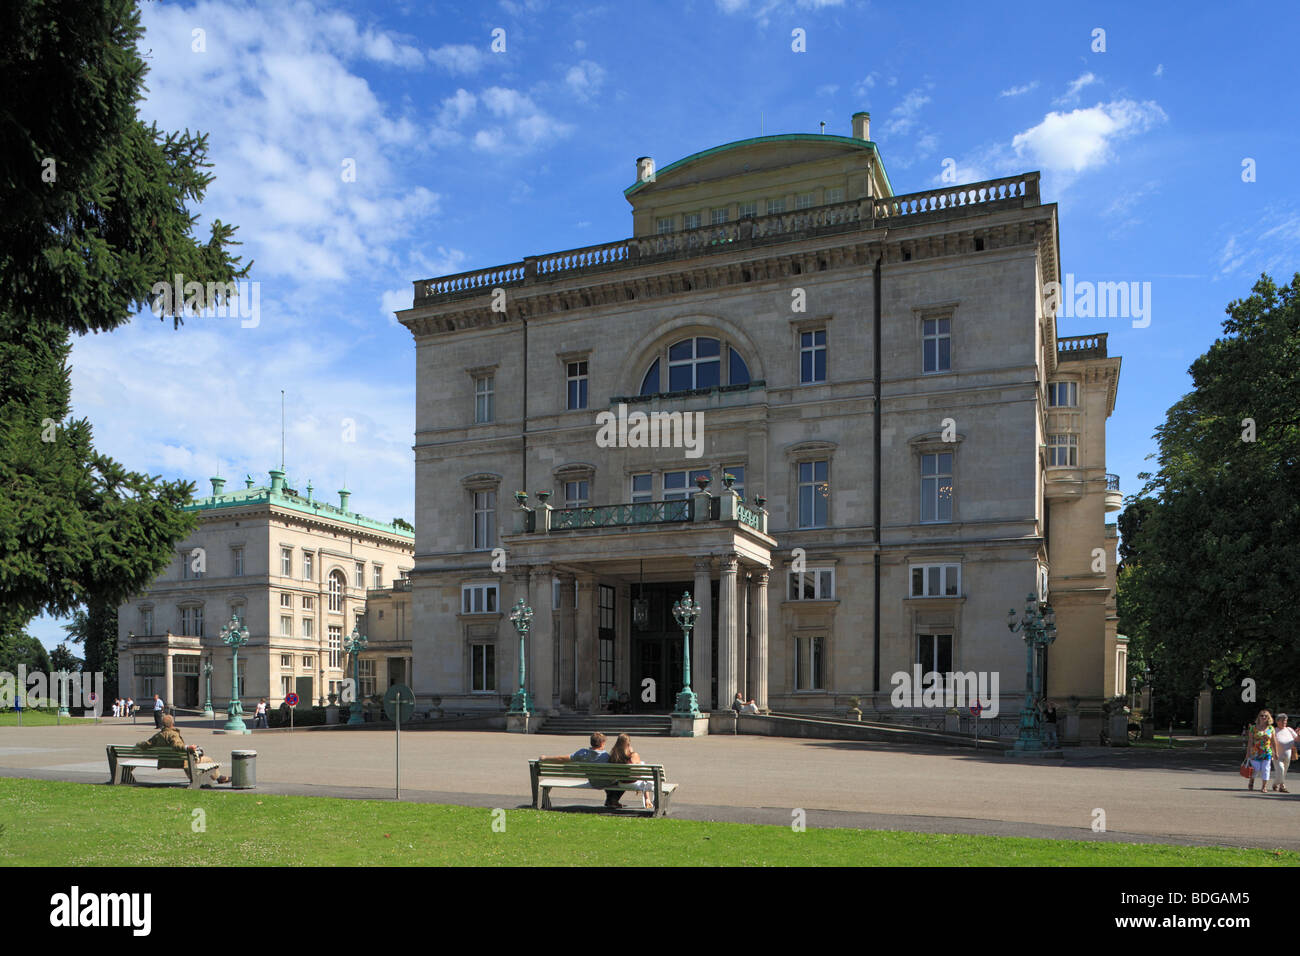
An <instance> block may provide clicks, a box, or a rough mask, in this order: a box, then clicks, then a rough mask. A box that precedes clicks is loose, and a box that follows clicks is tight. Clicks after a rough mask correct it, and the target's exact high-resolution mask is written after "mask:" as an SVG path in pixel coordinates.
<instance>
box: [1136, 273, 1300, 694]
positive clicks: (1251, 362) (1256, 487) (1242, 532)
mask: <svg viewBox="0 0 1300 956" xmlns="http://www.w3.org/2000/svg"><path fill="white" fill-rule="evenodd" d="M1227 314H1228V318H1227V320H1225V321H1224V323H1223V332H1224V335H1223V336H1222V337H1221V338H1219V339H1218V340H1216V341H1215V343H1214V344H1213V345H1212V346H1211V347H1210V349H1209V351H1207V352H1206V353H1205V354H1204V355H1202V356H1200V357H1199V358H1198V359H1197V360H1196V361H1195V362H1194V363H1192V366H1191V369H1190V373H1191V377H1192V384H1193V389H1192V391H1191V392H1189V393H1188V394H1187V395H1185V396H1183V398H1182V399H1180V400H1179V401H1178V402H1177V403H1176V404H1175V405H1174V406H1173V407H1172V408H1170V409H1169V412H1168V415H1167V418H1166V421H1165V423H1164V424H1163V425H1161V426H1160V427H1159V428H1158V429H1157V430H1156V439H1157V442H1158V444H1159V449H1160V450H1159V454H1158V456H1157V457H1158V461H1159V465H1160V467H1159V470H1158V471H1157V472H1156V473H1155V474H1154V475H1147V476H1144V477H1146V478H1148V479H1149V480H1148V483H1147V485H1146V487H1145V488H1144V489H1143V490H1142V492H1141V494H1140V495H1139V496H1138V498H1137V499H1136V500H1134V501H1132V502H1131V503H1130V504H1129V505H1128V507H1127V508H1126V509H1125V511H1124V513H1123V515H1122V516H1121V519H1120V523H1121V532H1122V534H1123V536H1124V542H1123V546H1122V556H1123V562H1122V565H1121V568H1120V574H1119V611H1120V628H1121V630H1123V631H1125V632H1126V633H1128V634H1129V636H1130V637H1131V638H1133V639H1134V642H1135V651H1136V654H1135V656H1139V657H1143V658H1146V659H1147V660H1149V661H1151V662H1153V664H1154V665H1155V666H1156V667H1157V668H1158V670H1159V672H1160V674H1161V676H1162V679H1163V681H1164V682H1165V686H1166V688H1168V689H1170V690H1173V691H1174V692H1176V693H1177V694H1179V695H1182V696H1183V697H1184V698H1187V697H1190V696H1192V695H1194V694H1195V693H1196V692H1197V691H1198V690H1199V689H1200V687H1201V686H1202V685H1203V683H1204V680H1205V674H1206V672H1207V671H1208V673H1209V677H1210V680H1211V681H1212V682H1214V683H1216V684H1217V685H1218V686H1223V685H1224V684H1225V683H1228V682H1233V683H1235V682H1237V681H1239V680H1241V679H1243V678H1249V679H1250V680H1252V681H1254V685H1255V690H1256V695H1257V699H1258V701H1259V702H1260V703H1261V704H1267V703H1268V701H1277V700H1280V699H1294V698H1295V695H1296V694H1297V692H1300V674H1297V672H1296V670H1295V660H1296V653H1297V651H1300V632H1298V631H1297V630H1296V628H1295V627H1294V626H1292V618H1293V610H1292V608H1293V604H1294V595H1295V594H1296V593H1297V590H1300V470H1297V460H1298V459H1300V273H1297V274H1296V275H1295V276H1294V277H1293V278H1292V281H1291V284H1290V285H1289V286H1282V287H1280V288H1279V287H1278V286H1276V285H1275V284H1274V283H1273V281H1272V280H1271V279H1270V278H1269V277H1268V276H1262V277H1261V278H1260V280H1259V281H1258V282H1257V283H1256V284H1255V286H1254V288H1253V290H1252V294H1251V295H1250V296H1248V297H1247V298H1245V299H1241V300H1236V301H1233V302H1231V303H1230V304H1229V305H1228V307H1227Z"/></svg>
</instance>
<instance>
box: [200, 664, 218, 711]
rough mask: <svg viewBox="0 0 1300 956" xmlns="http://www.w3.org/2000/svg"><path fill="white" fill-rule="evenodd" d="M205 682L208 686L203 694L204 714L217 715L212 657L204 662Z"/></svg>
mask: <svg viewBox="0 0 1300 956" xmlns="http://www.w3.org/2000/svg"><path fill="white" fill-rule="evenodd" d="M203 683H204V685H205V687H206V692H205V693H204V696H203V716H204V717H215V716H217V712H216V711H215V710H213V709H212V658H208V659H207V660H206V661H204V662H203Z"/></svg>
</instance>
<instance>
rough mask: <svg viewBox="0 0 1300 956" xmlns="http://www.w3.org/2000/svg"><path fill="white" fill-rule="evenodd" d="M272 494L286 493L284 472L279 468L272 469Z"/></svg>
mask: <svg viewBox="0 0 1300 956" xmlns="http://www.w3.org/2000/svg"><path fill="white" fill-rule="evenodd" d="M271 494H273V495H282V494H284V472H282V471H280V470H279V469H278V468H272V469H271Z"/></svg>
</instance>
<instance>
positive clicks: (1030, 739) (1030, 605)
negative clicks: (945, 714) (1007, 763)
mask: <svg viewBox="0 0 1300 956" xmlns="http://www.w3.org/2000/svg"><path fill="white" fill-rule="evenodd" d="M1007 629H1008V630H1010V631H1011V633H1012V634H1014V633H1015V632H1016V631H1022V632H1023V633H1024V635H1025V706H1024V707H1022V708H1021V709H1020V737H1019V738H1018V739H1017V740H1016V743H1015V749H1016V750H1042V749H1043V728H1042V723H1041V720H1040V718H1039V713H1038V699H1039V698H1040V697H1042V690H1043V655H1044V652H1045V651H1046V649H1047V645H1049V644H1051V643H1052V642H1053V641H1055V640H1056V612H1055V611H1053V610H1052V606H1051V605H1050V604H1040V603H1039V601H1038V596H1037V595H1035V594H1029V595H1027V596H1026V597H1025V613H1024V616H1023V617H1022V618H1021V619H1020V620H1019V621H1017V620H1016V611H1015V608H1012V609H1011V610H1010V611H1008V612H1007Z"/></svg>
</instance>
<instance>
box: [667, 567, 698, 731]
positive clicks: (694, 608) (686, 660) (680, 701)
mask: <svg viewBox="0 0 1300 956" xmlns="http://www.w3.org/2000/svg"><path fill="white" fill-rule="evenodd" d="M700 611H701V608H700V606H699V605H698V604H696V603H695V601H694V600H693V599H692V598H691V592H690V591H686V592H684V593H683V594H682V597H681V600H679V601H678V602H677V603H676V604H674V605H673V617H674V618H676V619H677V626H678V627H680V628H681V629H682V692H681V693H680V694H678V695H677V707H676V708H675V709H674V710H673V716H674V717H699V716H700V702H699V700H698V699H697V698H696V696H695V692H694V691H693V690H691V628H693V627H694V626H695V621H696V619H697V618H698V617H699V616H700Z"/></svg>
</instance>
